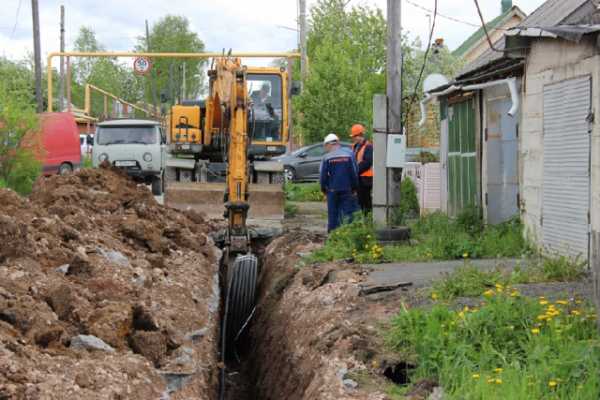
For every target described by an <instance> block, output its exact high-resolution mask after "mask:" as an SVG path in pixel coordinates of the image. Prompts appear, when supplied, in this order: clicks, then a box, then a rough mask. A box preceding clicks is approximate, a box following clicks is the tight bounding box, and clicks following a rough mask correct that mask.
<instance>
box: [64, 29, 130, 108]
mask: <svg viewBox="0 0 600 400" xmlns="http://www.w3.org/2000/svg"><path fill="white" fill-rule="evenodd" d="M74 50H75V51H84V52H101V51H105V50H106V49H105V48H104V46H103V45H102V44H101V43H100V42H98V40H97V39H96V35H95V33H94V31H93V30H92V29H91V28H88V27H85V26H82V27H81V28H80V30H79V34H78V36H77V38H76V39H75V43H74ZM72 77H73V84H72V99H73V102H74V103H75V104H76V105H77V106H78V107H83V104H84V88H85V84H88V83H89V84H92V85H94V86H97V87H99V88H101V89H104V90H106V91H107V92H109V93H112V94H114V95H115V96H118V97H120V98H122V99H124V100H127V101H130V102H133V103H135V102H137V101H138V100H140V99H141V98H142V90H141V88H140V86H139V85H138V84H137V80H136V79H135V77H134V75H133V71H132V70H131V68H127V67H126V66H124V65H123V64H121V63H119V61H118V60H117V59H116V58H94V57H82V58H77V59H76V60H75V62H74V65H73V72H72ZM91 112H92V114H93V115H95V116H99V115H102V113H103V112H104V104H103V102H97V101H96V102H94V101H93V102H92V110H91Z"/></svg>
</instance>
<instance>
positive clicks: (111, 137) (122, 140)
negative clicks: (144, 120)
mask: <svg viewBox="0 0 600 400" xmlns="http://www.w3.org/2000/svg"><path fill="white" fill-rule="evenodd" d="M96 139H97V142H98V144H99V145H109V144H156V143H157V142H158V133H157V129H156V127H155V126H154V125H127V126H104V127H100V128H98V133H97V134H96Z"/></svg>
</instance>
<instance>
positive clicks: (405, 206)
mask: <svg viewBox="0 0 600 400" xmlns="http://www.w3.org/2000/svg"><path fill="white" fill-rule="evenodd" d="M395 211H396V212H395V219H396V221H395V222H396V224H397V225H404V224H406V222H407V220H409V219H416V218H418V217H419V198H418V197H417V187H416V186H415V184H414V182H413V181H412V180H411V179H409V178H406V179H403V180H402V182H401V183H400V205H399V206H398V208H397V209H396V210H395Z"/></svg>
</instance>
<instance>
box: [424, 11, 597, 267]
mask: <svg viewBox="0 0 600 400" xmlns="http://www.w3.org/2000/svg"><path fill="white" fill-rule="evenodd" d="M598 4H599V2H598V1H597V0H548V1H546V2H545V3H544V4H542V5H541V6H540V7H539V8H538V9H537V10H535V11H534V12H533V13H532V14H531V15H529V16H528V17H527V18H526V19H525V20H524V21H523V22H522V23H521V24H520V25H519V26H517V27H515V28H512V29H509V30H507V31H506V33H505V35H504V37H503V38H502V39H500V40H499V41H497V42H496V43H494V49H488V51H487V52H486V53H484V54H483V55H482V56H481V57H479V58H478V59H477V60H476V61H475V62H474V63H472V64H471V65H469V66H467V68H466V70H465V71H463V72H462V73H461V74H459V76H457V77H456V78H455V79H454V80H453V82H451V83H449V84H448V85H445V86H442V87H439V88H436V89H435V90H433V91H431V92H430V93H428V99H437V100H439V101H440V104H441V106H442V136H441V149H442V150H441V160H442V165H443V168H445V172H443V173H442V180H445V182H443V183H442V186H444V185H446V193H447V201H446V204H447V211H448V213H449V214H451V215H456V213H457V212H458V211H460V209H462V208H464V207H465V206H466V205H468V204H478V205H481V206H482V208H483V210H484V215H485V217H486V220H487V221H488V222H489V223H496V222H501V221H503V220H506V218H509V216H510V215H511V214H520V216H521V220H522V221H523V224H524V226H525V232H526V235H527V237H528V239H530V241H531V242H532V243H534V244H536V245H537V246H538V247H539V248H540V249H543V250H545V251H546V252H548V253H552V254H562V255H569V256H572V257H580V258H581V259H582V260H585V261H587V260H589V259H590V257H591V256H592V255H593V254H600V234H599V233H598V232H600V151H598V149H600V125H599V124H600V121H599V120H598V117H597V116H596V114H597V112H598V110H599V107H598V106H599V105H600V35H599V34H600V8H599V5H598ZM503 82H504V83H506V84H502V83H503ZM511 82H512V83H511ZM594 149H596V151H594ZM443 190H444V187H443Z"/></svg>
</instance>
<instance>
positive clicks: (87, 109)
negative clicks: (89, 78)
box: [83, 84, 92, 115]
mask: <svg viewBox="0 0 600 400" xmlns="http://www.w3.org/2000/svg"><path fill="white" fill-rule="evenodd" d="M90 86H91V85H90V84H86V85H85V102H84V106H83V112H84V113H85V114H86V115H91V112H92V93H91V88H90Z"/></svg>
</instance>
